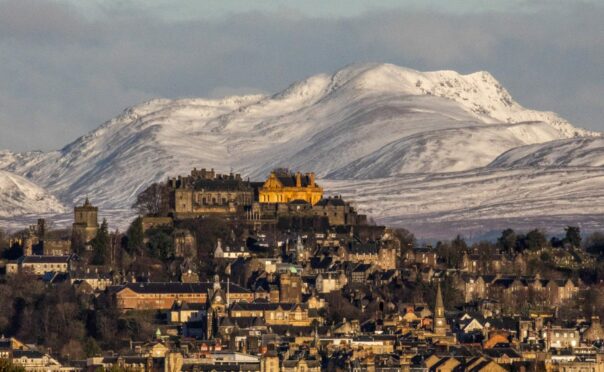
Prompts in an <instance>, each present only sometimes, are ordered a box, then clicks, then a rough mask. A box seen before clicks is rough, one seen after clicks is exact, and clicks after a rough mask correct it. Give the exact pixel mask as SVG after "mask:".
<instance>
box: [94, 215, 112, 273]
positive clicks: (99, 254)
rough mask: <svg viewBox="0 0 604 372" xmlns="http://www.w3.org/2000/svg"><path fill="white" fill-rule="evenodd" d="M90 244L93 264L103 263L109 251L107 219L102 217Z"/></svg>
mask: <svg viewBox="0 0 604 372" xmlns="http://www.w3.org/2000/svg"><path fill="white" fill-rule="evenodd" d="M91 245H92V261H91V263H92V264H93V265H104V264H105V261H106V259H107V252H108V251H109V230H108V228H107V220H106V219H103V223H101V227H100V228H99V231H98V232H97V233H96V236H95V237H94V239H92V242H91Z"/></svg>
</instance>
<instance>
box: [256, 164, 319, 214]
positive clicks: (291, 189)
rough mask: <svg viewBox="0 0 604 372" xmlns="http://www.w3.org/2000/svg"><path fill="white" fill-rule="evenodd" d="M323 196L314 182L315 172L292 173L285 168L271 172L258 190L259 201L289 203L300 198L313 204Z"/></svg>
mask: <svg viewBox="0 0 604 372" xmlns="http://www.w3.org/2000/svg"><path fill="white" fill-rule="evenodd" d="M322 198H323V189H322V188H321V187H319V186H318V185H317V184H316V183H315V174H314V173H306V174H305V175H302V174H301V173H300V172H296V173H295V174H292V173H291V172H289V170H287V169H277V170H274V171H273V172H271V174H270V176H269V177H268V179H267V180H266V181H265V182H264V184H263V185H262V187H261V188H260V189H259V190H258V201H259V202H260V203H289V202H291V201H294V200H302V201H305V202H307V203H309V204H311V205H315V204H317V203H318V202H319V200H321V199H322Z"/></svg>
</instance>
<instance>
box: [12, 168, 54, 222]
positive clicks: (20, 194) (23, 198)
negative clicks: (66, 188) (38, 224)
mask: <svg viewBox="0 0 604 372" xmlns="http://www.w3.org/2000/svg"><path fill="white" fill-rule="evenodd" d="M64 211H65V207H64V206H63V205H61V203H60V202H59V201H58V200H57V199H56V198H55V197H54V196H52V195H50V194H49V193H47V192H46V191H45V190H44V189H42V188H41V187H39V186H37V185H35V184H33V183H32V182H30V181H28V180H26V179H24V178H23V177H20V176H17V175H15V174H12V173H9V172H5V171H0V218H9V217H13V216H19V215H23V214H31V213H61V212H64Z"/></svg>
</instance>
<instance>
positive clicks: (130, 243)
mask: <svg viewBox="0 0 604 372" xmlns="http://www.w3.org/2000/svg"><path fill="white" fill-rule="evenodd" d="M126 238H127V239H126V246H125V248H126V251H128V253H129V254H131V255H133V256H135V255H137V254H138V255H140V254H141V253H142V250H143V241H144V238H145V237H144V233H143V219H142V218H141V217H137V218H136V219H135V220H134V221H132V223H131V224H130V227H128V231H127V232H126Z"/></svg>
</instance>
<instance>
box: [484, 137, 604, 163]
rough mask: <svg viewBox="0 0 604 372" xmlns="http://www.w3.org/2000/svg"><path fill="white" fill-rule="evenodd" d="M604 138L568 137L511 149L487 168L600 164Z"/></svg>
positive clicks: (602, 159)
mask: <svg viewBox="0 0 604 372" xmlns="http://www.w3.org/2000/svg"><path fill="white" fill-rule="evenodd" d="M601 166H604V139H603V138H571V139H564V140H559V141H551V142H546V143H542V144H536V145H528V146H522V147H518V148H514V149H511V150H509V151H507V152H505V153H503V154H502V155H501V156H499V157H497V158H496V159H495V160H494V161H493V162H492V163H491V164H489V167H490V168H520V167H601Z"/></svg>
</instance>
